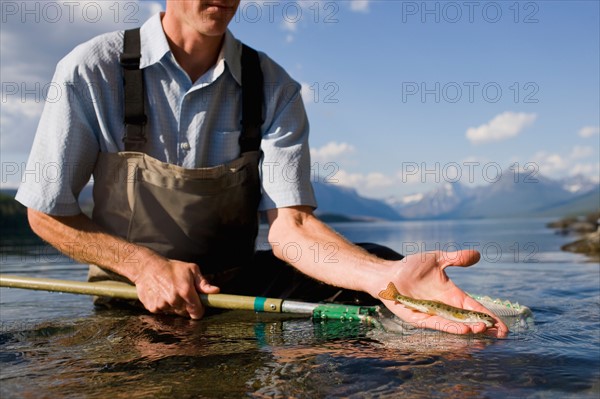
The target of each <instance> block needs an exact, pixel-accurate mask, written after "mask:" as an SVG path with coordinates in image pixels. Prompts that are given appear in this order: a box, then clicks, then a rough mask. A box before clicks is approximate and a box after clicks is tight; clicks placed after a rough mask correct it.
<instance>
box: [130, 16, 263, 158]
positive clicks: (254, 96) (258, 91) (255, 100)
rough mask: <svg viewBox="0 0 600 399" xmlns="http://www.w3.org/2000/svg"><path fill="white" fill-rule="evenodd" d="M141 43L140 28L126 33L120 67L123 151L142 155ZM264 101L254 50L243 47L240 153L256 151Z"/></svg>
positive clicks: (259, 137) (260, 75) (144, 136)
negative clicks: (123, 124)
mask: <svg viewBox="0 0 600 399" xmlns="http://www.w3.org/2000/svg"><path fill="white" fill-rule="evenodd" d="M140 58H141V42H140V29H139V28H136V29H130V30H126V31H125V37H124V42H123V53H122V54H121V59H120V62H121V67H122V68H123V83H124V90H125V108H124V118H123V119H124V122H125V136H124V137H123V142H124V143H125V151H138V152H141V149H142V148H143V146H144V144H145V143H146V135H145V132H144V125H145V124H146V121H147V117H146V114H145V112H144V99H145V92H144V77H143V73H142V70H141V69H140ZM263 102H264V92H263V74H262V70H261V68H260V60H259V58H258V53H257V52H256V50H254V49H252V48H250V47H248V46H246V45H245V44H243V45H242V121H241V124H242V132H241V133H240V139H239V144H240V149H241V153H244V152H248V151H258V150H259V149H260V140H261V138H262V133H261V125H262V123H263V119H262V107H263Z"/></svg>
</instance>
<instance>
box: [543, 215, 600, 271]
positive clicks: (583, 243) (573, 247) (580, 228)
mask: <svg viewBox="0 0 600 399" xmlns="http://www.w3.org/2000/svg"><path fill="white" fill-rule="evenodd" d="M599 222H600V211H598V212H593V213H590V214H588V215H586V216H585V217H568V218H563V219H560V220H557V221H554V222H551V223H548V225H547V226H548V227H550V228H553V229H556V233H557V234H562V235H577V236H578V238H577V240H575V241H573V242H570V243H568V244H565V245H563V246H562V247H561V249H562V250H563V251H569V252H575V253H581V254H585V255H588V256H590V257H592V258H594V260H596V259H598V260H600V226H599Z"/></svg>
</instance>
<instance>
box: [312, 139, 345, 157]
mask: <svg viewBox="0 0 600 399" xmlns="http://www.w3.org/2000/svg"><path fill="white" fill-rule="evenodd" d="M354 152H355V148H354V146H353V145H351V144H348V143H338V142H336V141H331V142H329V143H327V144H325V145H324V146H322V147H320V148H311V150H310V157H311V160H312V161H313V162H333V161H339V159H340V158H342V157H345V156H346V155H349V154H352V153H354Z"/></svg>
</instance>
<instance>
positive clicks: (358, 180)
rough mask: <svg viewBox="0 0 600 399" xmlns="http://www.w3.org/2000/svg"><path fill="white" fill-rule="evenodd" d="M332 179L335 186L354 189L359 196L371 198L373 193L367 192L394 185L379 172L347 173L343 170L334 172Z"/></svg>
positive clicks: (389, 178) (392, 180)
mask: <svg viewBox="0 0 600 399" xmlns="http://www.w3.org/2000/svg"><path fill="white" fill-rule="evenodd" d="M333 179H335V180H336V181H337V184H339V185H342V186H347V187H352V188H355V189H356V190H357V191H358V192H360V193H361V194H364V195H367V196H370V197H373V196H376V195H373V193H369V192H368V191H367V190H376V189H381V188H386V187H391V186H393V185H394V184H395V182H394V179H393V178H391V177H389V176H386V175H384V174H383V173H379V172H372V173H366V174H365V173H349V172H346V171H345V170H343V169H340V170H338V171H337V172H336V174H335V176H333Z"/></svg>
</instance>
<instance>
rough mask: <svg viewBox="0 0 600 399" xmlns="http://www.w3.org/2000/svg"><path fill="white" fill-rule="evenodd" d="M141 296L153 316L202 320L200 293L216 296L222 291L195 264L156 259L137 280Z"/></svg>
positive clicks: (136, 283) (137, 287)
mask: <svg viewBox="0 0 600 399" xmlns="http://www.w3.org/2000/svg"><path fill="white" fill-rule="evenodd" d="M134 283H135V286H136V289H137V293H138V297H139V299H140V301H141V302H142V304H143V305H144V307H145V308H146V309H147V310H148V311H150V312H152V313H174V314H177V315H179V316H183V317H190V318H192V319H200V318H202V316H203V315H204V305H202V302H200V296H199V294H201V293H202V294H216V293H218V292H219V288H218V287H216V286H214V285H211V284H210V283H209V282H208V280H207V279H206V278H204V277H203V276H202V274H201V273H200V268H199V267H198V265H196V264H194V263H188V262H181V261H177V260H170V259H165V258H160V257H156V259H153V261H152V262H149V264H147V265H146V267H145V268H144V271H143V272H142V273H140V275H139V276H138V278H137V279H136V280H135V281H134Z"/></svg>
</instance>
